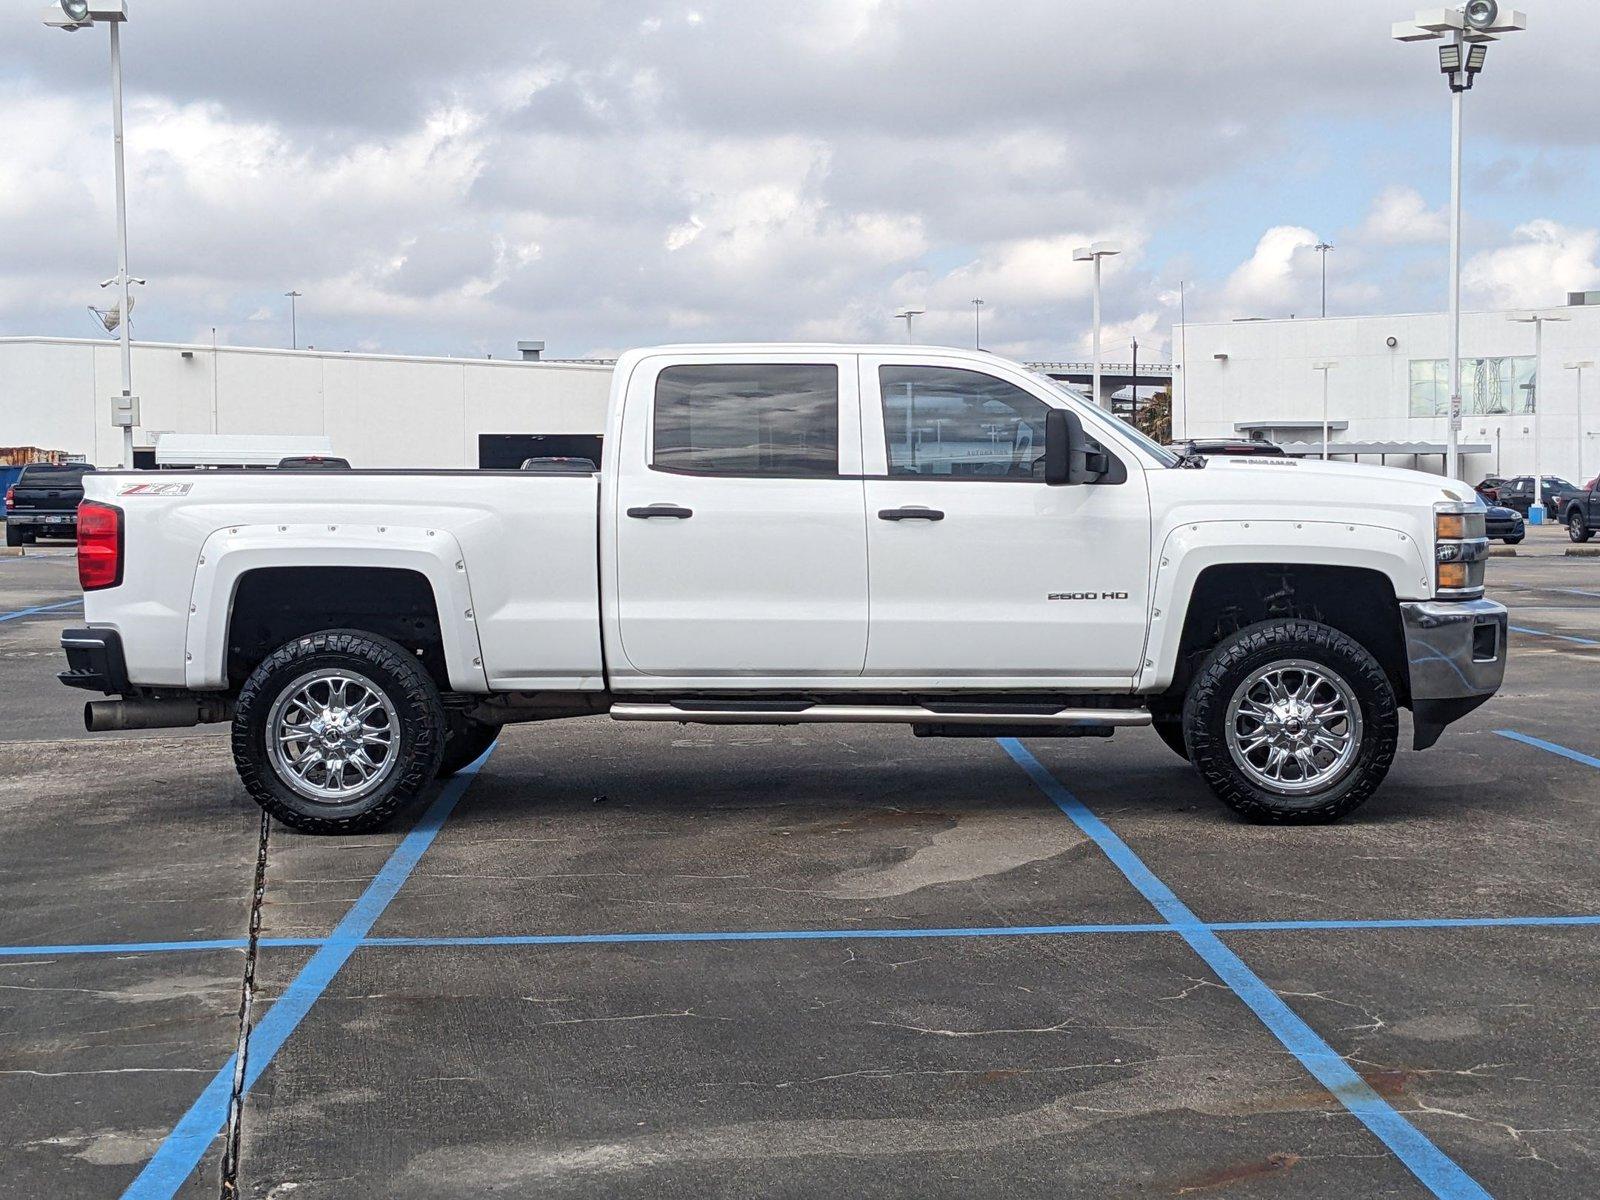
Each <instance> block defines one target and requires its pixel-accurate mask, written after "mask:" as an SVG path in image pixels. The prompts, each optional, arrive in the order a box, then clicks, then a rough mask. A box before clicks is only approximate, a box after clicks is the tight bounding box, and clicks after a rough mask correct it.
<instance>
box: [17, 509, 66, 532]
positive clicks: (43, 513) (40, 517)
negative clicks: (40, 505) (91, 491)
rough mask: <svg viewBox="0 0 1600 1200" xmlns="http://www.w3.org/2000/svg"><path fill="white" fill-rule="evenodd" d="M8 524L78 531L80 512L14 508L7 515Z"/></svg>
mask: <svg viewBox="0 0 1600 1200" xmlns="http://www.w3.org/2000/svg"><path fill="white" fill-rule="evenodd" d="M6 522H7V523H8V524H11V525H27V526H30V527H32V528H36V529H76V528H77V527H78V510H77V509H73V510H72V511H71V512H58V511H53V510H38V511H35V510H34V509H31V508H14V509H12V510H11V511H10V512H8V513H6Z"/></svg>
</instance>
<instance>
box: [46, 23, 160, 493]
mask: <svg viewBox="0 0 1600 1200" xmlns="http://www.w3.org/2000/svg"><path fill="white" fill-rule="evenodd" d="M127 19H128V5H127V3H126V0H110V2H108V0H60V3H59V4H54V5H51V6H50V7H49V8H47V9H46V10H45V14H44V23H45V24H46V25H49V26H52V27H53V28H56V29H65V30H66V31H67V32H68V33H71V32H73V31H74V30H78V29H87V28H89V27H90V26H92V25H94V24H95V23H96V22H104V23H105V24H106V25H107V26H108V27H109V28H110V31H111V129H112V143H113V147H112V148H113V157H114V159H115V163H116V180H117V276H116V284H117V291H118V293H119V296H118V307H117V311H118V313H119V314H120V317H119V321H118V328H117V341H118V345H119V347H120V349H121V352H122V395H121V397H120V398H119V401H118V404H117V406H116V410H115V412H114V414H113V417H112V421H113V423H114V424H116V425H120V426H121V427H122V466H123V468H124V469H127V470H132V469H133V430H134V426H135V425H137V424H138V419H139V409H138V404H137V402H136V401H135V400H134V396H133V343H132V340H131V338H132V334H131V333H130V328H131V325H132V322H131V321H130V320H129V319H128V318H129V316H130V309H131V308H132V305H131V304H130V302H129V299H128V283H129V279H128V189H127V179H126V175H125V173H124V171H123V165H122V36H121V30H122V23H123V22H124V21H126V20H127Z"/></svg>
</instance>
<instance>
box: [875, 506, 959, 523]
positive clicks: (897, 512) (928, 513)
mask: <svg viewBox="0 0 1600 1200" xmlns="http://www.w3.org/2000/svg"><path fill="white" fill-rule="evenodd" d="M878 520H880V521H942V520H944V513H942V512H941V511H939V510H938V509H937V508H924V507H923V506H922V505H920V504H908V505H906V506H905V507H904V508H880V509H879V510H878Z"/></svg>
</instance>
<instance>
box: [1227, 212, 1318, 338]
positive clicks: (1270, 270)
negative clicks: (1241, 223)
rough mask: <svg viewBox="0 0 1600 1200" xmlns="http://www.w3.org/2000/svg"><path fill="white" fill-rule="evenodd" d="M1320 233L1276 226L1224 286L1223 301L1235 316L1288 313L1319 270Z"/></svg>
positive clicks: (1295, 227) (1235, 269) (1288, 226)
mask: <svg viewBox="0 0 1600 1200" xmlns="http://www.w3.org/2000/svg"><path fill="white" fill-rule="evenodd" d="M1317 241H1318V238H1317V235H1316V234H1314V233H1312V232H1311V230H1309V229H1303V228H1301V227H1300V226H1298V225H1275V226H1273V227H1272V228H1271V229H1269V230H1267V231H1266V232H1265V233H1263V234H1262V235H1261V240H1260V241H1258V242H1257V243H1256V247H1255V250H1254V252H1253V253H1252V254H1251V255H1250V257H1249V258H1247V259H1246V260H1245V261H1244V262H1242V263H1240V264H1239V265H1238V266H1237V267H1235V268H1234V270H1233V273H1232V274H1231V275H1229V276H1228V281H1227V283H1226V284H1224V285H1223V289H1222V304H1223V307H1224V308H1225V309H1227V310H1228V311H1229V312H1230V313H1231V314H1232V315H1234V316H1245V317H1276V316H1287V315H1288V314H1289V312H1290V311H1292V309H1293V306H1294V304H1295V302H1296V301H1297V300H1298V299H1300V298H1301V297H1302V296H1304V295H1305V286H1306V283H1307V281H1308V280H1310V279H1311V278H1312V277H1313V276H1314V275H1315V274H1316V272H1317V269H1318V264H1317V261H1316V254H1315V252H1314V251H1313V250H1312V249H1311V248H1312V247H1313V246H1315V245H1316V244H1317Z"/></svg>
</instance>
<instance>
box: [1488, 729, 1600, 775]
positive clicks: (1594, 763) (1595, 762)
mask: <svg viewBox="0 0 1600 1200" xmlns="http://www.w3.org/2000/svg"><path fill="white" fill-rule="evenodd" d="M1495 732H1496V733H1497V734H1499V735H1500V736H1501V737H1503V738H1510V739H1511V740H1512V741H1513V742H1521V743H1522V744H1523V745H1524V746H1533V747H1535V748H1537V749H1539V750H1548V751H1549V752H1550V753H1551V754H1559V755H1560V756H1561V757H1562V758H1570V759H1571V760H1572V761H1573V762H1575V763H1582V764H1583V765H1584V766H1586V767H1600V758H1594V757H1592V756H1590V755H1588V754H1583V753H1581V752H1579V751H1577V750H1570V749H1568V748H1567V747H1566V746H1561V745H1557V744H1556V743H1555V742H1547V741H1545V740H1544V739H1543V738H1536V737H1531V736H1530V735H1528V734H1526V733H1518V732H1517V731H1516V730H1515V729H1496V730H1495Z"/></svg>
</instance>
